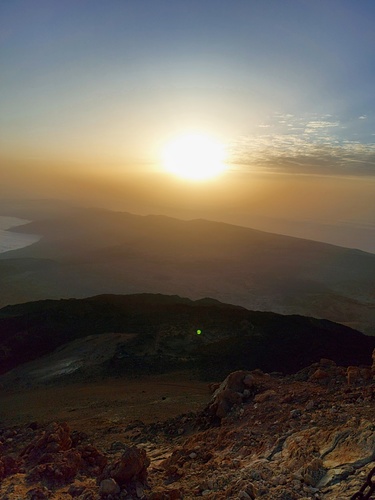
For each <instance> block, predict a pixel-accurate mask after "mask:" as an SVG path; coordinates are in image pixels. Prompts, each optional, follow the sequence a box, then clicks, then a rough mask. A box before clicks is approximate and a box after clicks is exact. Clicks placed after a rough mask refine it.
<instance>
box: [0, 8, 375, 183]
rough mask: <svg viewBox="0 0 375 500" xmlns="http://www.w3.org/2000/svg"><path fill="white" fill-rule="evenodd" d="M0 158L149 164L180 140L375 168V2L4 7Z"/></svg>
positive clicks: (355, 169)
mask: <svg viewBox="0 0 375 500" xmlns="http://www.w3.org/2000/svg"><path fill="white" fill-rule="evenodd" d="M0 18H1V31H0V37H1V38H0V40H1V80H0V81H1V89H2V90H1V103H0V104H1V110H2V112H1V118H0V120H1V121H0V125H1V136H2V148H3V150H4V151H5V152H7V153H9V154H10V155H11V154H13V153H14V154H17V155H22V154H25V155H26V156H29V157H37V158H41V157H43V156H45V157H46V158H56V157H64V156H65V155H66V156H67V157H69V156H70V159H75V158H84V159H85V160H87V159H90V158H94V157H95V158H96V159H98V160H100V161H102V160H106V161H108V162H114V163H125V162H127V161H130V162H132V161H136V162H140V163H142V162H157V160H158V154H159V149H160V148H161V145H162V144H163V143H164V142H165V141H167V140H168V139H169V138H170V137H171V136H174V135H176V134H178V133H183V132H184V131H185V130H202V131H205V132H207V133H210V134H213V135H215V136H217V137H219V138H220V139H221V140H223V141H225V142H226V143H227V144H228V146H229V149H230V151H231V161H233V163H234V164H236V165H238V167H237V168H240V169H243V168H245V166H246V165H248V166H250V167H252V166H259V165H261V166H262V167H264V168H270V169H276V170H277V169H281V170H284V169H285V170H286V171H302V172H304V171H313V172H315V171H321V172H330V171H332V172H334V173H341V172H344V173H345V174H347V173H352V174H353V173H354V174H366V175H369V174H370V175H371V174H373V173H374V170H375V146H374V145H375V117H374V110H375V92H374V89H375V30H374V21H375V3H374V2H371V1H358V0H340V1H336V0H327V1H320V0H317V1H312V0H294V1H291V0H282V1H280V0H264V1H258V0H246V1H245V0H235V1H231V2H230V1H229V0H228V1H222V0H189V1H185V0H173V1H172V0H142V1H139V0H122V1H120V0H108V1H103V0H79V1H77V0H64V1H61V0H58V1H57V0H2V2H1V4H0Z"/></svg>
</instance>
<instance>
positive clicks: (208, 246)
mask: <svg viewBox="0 0 375 500" xmlns="http://www.w3.org/2000/svg"><path fill="white" fill-rule="evenodd" d="M22 230H23V231H25V232H29V233H32V234H39V235H41V236H42V239H41V240H40V241H39V242H38V243H36V244H34V245H31V246H30V247H27V248H24V249H19V250H16V251H13V252H8V253H6V254H2V255H1V256H0V280H1V283H2V284H3V287H2V290H1V292H0V306H5V305H7V304H12V303H13V304H15V303H19V302H27V301H30V300H39V299H45V298H51V299H57V298H63V297H65V298H67V297H76V298H79V297H87V296H90V295H96V294H103V293H114V294H124V293H126V294H132V293H142V292H147V293H163V294H178V295H181V296H186V297H190V298H191V299H199V298H201V297H213V298H215V299H217V300H220V301H222V302H228V303H233V304H238V305H241V306H243V307H247V308H249V309H254V310H262V311H274V312H278V313H282V314H301V315H308V316H313V317H318V318H328V319H330V320H332V321H336V322H341V323H343V324H346V325H348V326H351V327H353V328H356V329H359V330H361V331H363V332H365V333H367V334H370V335H374V334H375V326H374V325H375V308H374V305H375V286H374V283H375V255H374V254H369V253H366V252H362V251H359V250H350V249H345V248H342V247H336V246H334V245H329V244H324V243H318V242H313V241H308V240H302V239H298V238H293V237H289V236H281V235H276V234H272V233H266V232H262V231H259V230H253V229H248V228H244V227H240V226H234V225H230V224H225V223H220V222H211V221H206V220H201V219H199V220H191V221H182V220H178V219H173V218H170V217H165V216H156V215H155V216H154V215H152V216H151V215H150V216H138V215H132V214H129V213H121V212H111V211H105V210H101V209H92V210H91V209H76V211H75V212H74V214H73V215H72V214H68V215H61V216H58V217H57V216H56V217H52V218H50V219H45V220H37V221H34V222H33V223H31V224H28V225H26V226H22V227H20V226H18V227H17V231H18V232H20V231H22Z"/></svg>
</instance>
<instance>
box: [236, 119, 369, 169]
mask: <svg viewBox="0 0 375 500" xmlns="http://www.w3.org/2000/svg"><path fill="white" fill-rule="evenodd" d="M366 118H367V117H365V116H363V117H362V116H361V117H359V118H358V120H363V119H366ZM258 129H259V132H258V133H255V134H253V135H251V136H242V137H240V138H238V139H237V140H235V141H233V142H232V144H231V146H230V148H229V155H230V158H231V163H232V164H233V165H234V166H238V168H240V169H241V170H243V169H249V170H253V169H261V170H265V171H269V172H280V173H300V174H321V175H345V176H348V175H349V176H353V175H354V176H375V143H373V142H370V143H363V142H360V141H358V140H355V139H353V138H348V136H350V134H351V136H352V137H355V136H356V132H355V130H354V131H353V130H352V128H351V129H350V130H348V128H347V126H346V125H345V124H342V123H341V122H340V120H338V119H337V118H334V117H333V116H331V115H323V116H320V117H319V116H317V115H314V116H310V117H296V116H294V115H292V114H282V113H277V114H275V115H274V116H273V117H271V118H270V120H269V123H262V124H260V125H259V127H258ZM265 131H266V132H267V133H264V132H265ZM235 169H236V168H235Z"/></svg>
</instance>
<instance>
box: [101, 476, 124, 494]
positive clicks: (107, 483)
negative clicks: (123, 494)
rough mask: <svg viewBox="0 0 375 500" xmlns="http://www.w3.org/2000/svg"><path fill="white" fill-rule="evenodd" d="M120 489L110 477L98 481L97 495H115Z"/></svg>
mask: <svg viewBox="0 0 375 500" xmlns="http://www.w3.org/2000/svg"><path fill="white" fill-rule="evenodd" d="M120 491H121V489H120V486H119V485H118V484H117V483H116V481H115V480H114V479H112V478H110V479H103V480H102V481H101V482H100V486H99V495H117V494H118V493H120Z"/></svg>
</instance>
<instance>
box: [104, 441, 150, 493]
mask: <svg viewBox="0 0 375 500" xmlns="http://www.w3.org/2000/svg"><path fill="white" fill-rule="evenodd" d="M149 465H150V460H149V458H148V457H147V455H146V452H145V450H143V449H141V448H137V447H136V446H129V447H128V448H127V449H126V450H125V451H124V453H123V454H122V456H121V457H120V458H118V459H117V460H115V462H114V463H113V464H110V465H109V466H107V467H106V468H105V470H104V472H103V476H104V477H103V479H104V478H112V479H114V480H115V481H116V482H117V483H118V484H119V485H120V486H122V485H127V484H128V483H129V482H132V481H134V482H136V481H139V482H141V483H145V482H146V479H147V467H148V466H149Z"/></svg>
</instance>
